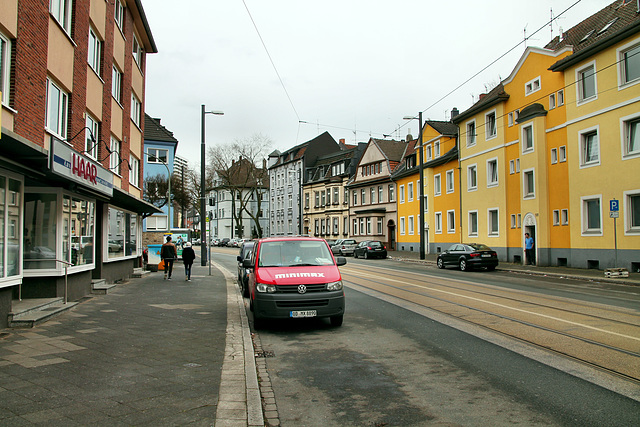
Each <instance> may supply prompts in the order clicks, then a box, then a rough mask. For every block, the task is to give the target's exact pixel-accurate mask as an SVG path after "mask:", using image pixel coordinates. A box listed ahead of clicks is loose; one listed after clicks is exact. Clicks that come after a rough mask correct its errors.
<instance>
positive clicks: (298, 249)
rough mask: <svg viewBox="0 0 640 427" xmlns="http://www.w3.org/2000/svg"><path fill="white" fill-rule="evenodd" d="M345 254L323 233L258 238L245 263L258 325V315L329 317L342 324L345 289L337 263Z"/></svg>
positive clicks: (257, 325) (255, 321)
mask: <svg viewBox="0 0 640 427" xmlns="http://www.w3.org/2000/svg"><path fill="white" fill-rule="evenodd" d="M346 263H347V260H346V259H345V258H344V257H336V258H334V256H333V254H332V253H331V249H329V246H328V245H327V242H326V241H325V240H324V239H316V238H312V237H270V238H266V239H260V240H258V241H257V242H256V244H255V246H254V250H253V254H252V256H251V258H250V259H245V260H244V261H243V267H244V268H247V269H250V273H249V277H248V287H249V298H250V303H249V304H250V305H249V307H250V309H251V311H253V319H254V327H259V324H260V320H261V319H266V318H271V319H286V318H303V317H328V318H329V319H330V321H331V324H332V325H333V326H340V325H342V320H343V316H344V306H345V305H344V289H343V284H342V276H341V275H340V270H339V269H338V266H341V265H345V264H346Z"/></svg>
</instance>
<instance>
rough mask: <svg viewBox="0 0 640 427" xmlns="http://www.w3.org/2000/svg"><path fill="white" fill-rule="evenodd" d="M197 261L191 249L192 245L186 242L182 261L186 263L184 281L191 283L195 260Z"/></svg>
mask: <svg viewBox="0 0 640 427" xmlns="http://www.w3.org/2000/svg"><path fill="white" fill-rule="evenodd" d="M194 259H196V253H195V251H194V250H193V248H192V247H191V243H189V242H186V243H185V244H184V248H182V261H184V276H185V277H184V280H186V281H188V282H190V281H191V267H192V266H193V260H194Z"/></svg>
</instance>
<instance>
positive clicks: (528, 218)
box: [522, 213, 538, 265]
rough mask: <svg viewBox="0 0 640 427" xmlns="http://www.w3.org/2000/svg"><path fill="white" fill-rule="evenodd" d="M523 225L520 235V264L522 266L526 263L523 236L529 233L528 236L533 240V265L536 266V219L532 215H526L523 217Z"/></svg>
mask: <svg viewBox="0 0 640 427" xmlns="http://www.w3.org/2000/svg"><path fill="white" fill-rule="evenodd" d="M523 225H524V227H523V229H524V230H523V233H522V264H523V265H524V264H526V263H527V262H528V260H527V256H526V252H525V244H524V239H525V235H526V234H527V233H529V236H531V237H532V238H533V263H534V264H538V236H537V235H536V217H535V216H534V215H533V214H532V213H528V214H527V215H525V217H524V224H523Z"/></svg>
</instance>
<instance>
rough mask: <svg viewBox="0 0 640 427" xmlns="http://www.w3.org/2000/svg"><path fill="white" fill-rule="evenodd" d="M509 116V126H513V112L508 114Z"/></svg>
mask: <svg viewBox="0 0 640 427" xmlns="http://www.w3.org/2000/svg"><path fill="white" fill-rule="evenodd" d="M507 118H508V120H507V123H508V126H509V127H511V126H513V112H511V113H509V114H507Z"/></svg>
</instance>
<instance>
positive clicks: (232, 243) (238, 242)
mask: <svg viewBox="0 0 640 427" xmlns="http://www.w3.org/2000/svg"><path fill="white" fill-rule="evenodd" d="M249 241H251V239H236V238H233V239H230V238H228V237H225V238H224V239H217V238H216V239H211V246H226V247H229V248H239V247H241V246H242V244H243V243H244V242H249Z"/></svg>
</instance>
